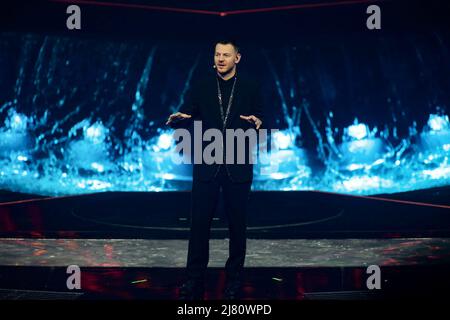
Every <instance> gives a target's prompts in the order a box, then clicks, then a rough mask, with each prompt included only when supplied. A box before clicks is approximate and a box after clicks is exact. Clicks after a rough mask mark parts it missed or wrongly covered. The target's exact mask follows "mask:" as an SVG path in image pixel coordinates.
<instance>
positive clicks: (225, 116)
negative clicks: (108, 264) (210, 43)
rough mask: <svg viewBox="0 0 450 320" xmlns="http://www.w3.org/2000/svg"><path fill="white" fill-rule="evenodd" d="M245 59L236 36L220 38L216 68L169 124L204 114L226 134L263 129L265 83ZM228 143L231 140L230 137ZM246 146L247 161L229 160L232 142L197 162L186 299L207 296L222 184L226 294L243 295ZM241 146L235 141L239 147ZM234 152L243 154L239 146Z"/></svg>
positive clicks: (248, 174) (204, 120)
mask: <svg viewBox="0 0 450 320" xmlns="http://www.w3.org/2000/svg"><path fill="white" fill-rule="evenodd" d="M240 60H241V53H240V52H239V48H238V46H237V45H236V43H235V42H233V41H219V42H217V43H216V45H215V52H214V68H215V71H214V72H211V74H207V75H205V77H203V78H201V79H198V80H194V81H193V85H191V87H190V89H189V90H188V93H187V94H186V99H185V101H184V103H183V104H182V106H181V108H180V110H179V112H176V113H174V114H172V115H170V117H169V118H168V120H167V123H166V124H168V125H170V126H171V127H172V128H186V127H188V126H189V125H190V124H191V123H192V120H200V121H201V124H202V128H203V130H208V129H218V130H220V131H221V132H222V133H223V139H224V140H225V136H226V135H225V130H226V129H234V130H237V129H242V130H244V131H245V130H248V129H252V130H255V129H256V130H258V129H259V128H260V127H261V124H262V103H261V93H260V89H259V86H258V85H257V84H256V82H255V81H253V80H252V79H250V78H249V77H248V76H247V75H245V74H243V73H238V72H237V64H238V63H239V62H240ZM222 146H227V144H226V141H223V144H222ZM203 148H204V146H203ZM244 148H245V152H246V154H247V155H248V157H246V159H245V160H246V161H245V163H242V162H239V161H235V160H234V161H231V163H229V161H228V157H226V149H227V148H226V147H223V148H222V149H223V159H224V161H223V162H222V163H212V164H207V163H205V162H204V161H202V163H200V164H199V163H197V164H196V163H194V172H193V183H192V195H191V230H190V237H189V249H188V258H187V266H186V271H187V281H186V282H185V283H184V284H183V286H182V287H181V290H180V298H181V299H186V300H198V299H203V294H204V280H205V279H204V278H205V272H206V268H207V265H208V260H209V237H210V229H211V221H212V218H213V214H214V212H215V209H216V206H217V202H218V197H219V192H220V189H222V193H223V196H224V207H225V212H226V215H227V218H228V226H229V239H230V243H229V257H228V260H227V262H226V265H225V270H226V285H225V292H224V299H238V298H239V295H240V291H241V284H242V272H243V268H244V260H245V254H246V210H247V202H248V197H249V194H250V188H251V184H252V180H253V162H252V161H250V160H249V159H248V158H249V157H250V153H251V150H250V147H249V144H247V143H246V144H245V146H244ZM239 149H240V148H239V147H237V148H236V147H235V151H236V150H239ZM240 150H242V149H240ZM227 152H228V151H227ZM234 156H235V158H236V156H238V155H237V153H236V152H234ZM225 159H226V161H225Z"/></svg>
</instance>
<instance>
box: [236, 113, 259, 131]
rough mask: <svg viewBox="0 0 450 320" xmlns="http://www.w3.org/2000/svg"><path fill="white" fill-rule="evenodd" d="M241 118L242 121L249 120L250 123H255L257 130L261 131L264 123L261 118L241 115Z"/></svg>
mask: <svg viewBox="0 0 450 320" xmlns="http://www.w3.org/2000/svg"><path fill="white" fill-rule="evenodd" d="M240 117H241V119H244V120H247V121H248V122H250V123H253V124H254V125H256V129H259V127H260V126H261V124H262V121H261V120H260V119H259V118H257V117H255V116H254V115H251V116H243V115H241V116H240Z"/></svg>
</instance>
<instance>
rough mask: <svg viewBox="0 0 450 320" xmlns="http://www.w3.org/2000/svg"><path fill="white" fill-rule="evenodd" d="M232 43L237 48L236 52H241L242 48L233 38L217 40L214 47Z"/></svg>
mask: <svg viewBox="0 0 450 320" xmlns="http://www.w3.org/2000/svg"><path fill="white" fill-rule="evenodd" d="M219 43H220V44H231V45H232V46H233V47H234V50H236V53H240V48H239V46H238V45H237V42H236V41H234V40H232V39H221V40H217V41H216V44H215V45H214V47H215V46H216V45H218V44H219Z"/></svg>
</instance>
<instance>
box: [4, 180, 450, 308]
mask: <svg viewBox="0 0 450 320" xmlns="http://www.w3.org/2000/svg"><path fill="white" fill-rule="evenodd" d="M449 195H450V189H449V188H440V189H434V190H431V189H430V190H425V191H422V192H411V193H404V194H397V195H395V196H394V195H392V196H391V195H385V196H379V197H355V196H348V195H338V194H331V193H324V192H313V191H311V192H309V191H307V192H288V193H283V192H254V193H252V196H251V201H250V210H251V211H250V212H251V213H250V215H249V232H248V237H249V240H248V254H247V259H246V270H245V274H244V296H243V299H244V300H255V299H276V300H321V299H327V300H328V299H332V300H349V299H399V298H436V297H439V298H442V297H446V296H448V293H447V291H448V289H449V288H450V273H449V272H448V270H450V269H449V266H450V237H449V235H450V232H449V230H450V215H449V213H450V211H449V209H450V207H448V199H449V197H448V196H449ZM1 196H2V199H1V200H2V203H0V299H2V300H5V299H8V300H11V299H12V300H14V299H17V300H22V299H39V300H42V299H62V300H67V299H69V300H75V299H76V300H79V299H87V300H90V299H126V300H130V299H153V300H161V299H169V300H172V299H177V297H178V294H179V292H178V286H179V285H180V284H181V283H182V282H183V280H184V266H185V263H186V255H187V235H188V226H189V219H188V218H189V217H188V212H189V206H188V205H186V206H180V205H179V204H180V203H188V201H189V193H186V192H176V193H171V192H163V193H120V192H112V193H101V194H91V195H83V196H73V197H61V198H50V199H43V198H39V197H35V196H33V195H20V194H14V193H2V194H1ZM210 249H211V254H210V264H209V267H210V268H209V269H208V275H207V277H208V281H207V292H206V296H205V298H206V299H207V300H216V299H221V297H222V290H223V287H224V283H225V274H224V268H223V267H224V265H225V261H226V258H227V254H228V252H227V250H228V239H227V233H226V220H225V219H224V218H223V212H221V208H220V206H219V209H218V213H217V216H216V218H215V220H214V221H213V231H212V240H211V242H210ZM69 265H78V266H79V267H80V268H81V284H82V286H81V290H69V289H68V288H67V286H66V281H67V278H68V276H69V275H68V274H67V272H66V271H67V270H66V269H67V267H68V266H69ZM370 265H378V266H380V268H381V289H380V290H376V289H375V290H369V289H368V288H367V284H366V281H367V279H368V277H369V276H370V274H368V273H367V267H368V266H370Z"/></svg>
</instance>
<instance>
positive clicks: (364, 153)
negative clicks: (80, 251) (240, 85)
mask: <svg viewBox="0 0 450 320" xmlns="http://www.w3.org/2000/svg"><path fill="white" fill-rule="evenodd" d="M449 44H450V42H449V38H448V35H443V34H439V33H437V32H435V33H432V32H430V33H429V34H424V35H392V36H389V35H383V36H378V37H373V38H371V39H367V38H364V37H361V38H358V39H355V38H351V39H348V38H346V37H342V38H341V39H331V38H330V39H328V38H326V36H323V37H322V38H314V39H311V38H306V39H299V41H298V43H294V44H293V43H290V44H286V45H285V46H274V47H271V46H270V45H268V44H265V43H261V44H252V45H251V46H248V47H247V48H246V50H245V51H243V59H242V62H241V65H239V66H238V68H242V69H243V70H245V71H246V72H248V73H253V74H254V75H255V77H257V78H258V79H259V80H261V83H262V86H263V101H264V113H265V116H266V123H267V127H268V128H276V129H278V130H279V131H278V132H276V133H275V134H274V135H273V137H272V139H273V143H275V144H276V146H277V148H276V152H272V153H271V154H270V155H269V157H270V161H271V162H272V163H275V164H276V166H274V169H273V170H272V167H270V166H269V167H266V168H263V166H264V164H257V165H255V168H254V173H255V175H254V183H253V186H252V188H253V190H279V191H293V190H322V191H330V192H339V193H349V194H362V195H373V194H383V193H397V192H404V191H410V190H418V189H426V188H432V187H439V186H446V185H449V183H450V164H449V155H450V122H449V113H448V105H449V97H450V94H449V92H450V78H449V76H448V75H449V74H450V73H449V71H450V53H449V52H450V46H449ZM212 50H213V49H212V47H211V46H210V45H209V44H208V45H204V44H197V43H182V42H180V43H177V42H161V41H158V42H155V43H152V41H150V40H148V39H147V40H146V41H137V40H130V41H126V40H123V39H122V40H121V39H100V38H95V37H94V38H92V37H78V38H77V37H64V36H58V35H35V34H26V33H3V34H0V70H2V72H1V73H0V89H1V90H0V189H3V190H9V191H15V192H23V193H31V194H38V195H49V196H55V195H73V194H84V193H93V192H104V191H149V192H157V191H181V190H189V189H190V187H191V179H192V166H191V165H187V164H182V165H176V164H174V162H173V161H172V156H173V153H174V148H175V142H174V140H173V138H172V132H173V131H172V130H171V129H170V128H168V127H167V126H165V125H164V123H165V121H166V119H167V117H168V115H169V114H171V113H173V112H175V111H177V110H178V108H179V107H180V105H181V104H182V102H183V98H184V95H185V93H186V91H187V90H188V88H189V86H190V84H191V83H192V81H194V79H195V77H197V76H199V75H200V74H202V73H204V72H211V65H212ZM238 70H239V69H238Z"/></svg>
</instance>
